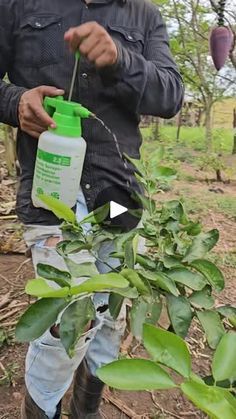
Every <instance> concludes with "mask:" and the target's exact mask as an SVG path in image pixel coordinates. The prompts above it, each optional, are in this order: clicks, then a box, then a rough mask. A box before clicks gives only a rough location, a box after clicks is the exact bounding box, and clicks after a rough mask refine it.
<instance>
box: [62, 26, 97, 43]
mask: <svg viewBox="0 0 236 419" xmlns="http://www.w3.org/2000/svg"><path fill="white" fill-rule="evenodd" d="M98 27H99V25H98V23H97V22H87V23H83V24H82V25H80V26H77V27H74V28H70V29H69V30H68V31H67V32H66V33H65V35H64V39H65V41H67V42H70V41H71V40H72V38H73V37H77V39H80V40H81V39H83V38H87V36H89V35H90V34H91V33H92V32H93V31H94V30H95V29H96V28H98Z"/></svg>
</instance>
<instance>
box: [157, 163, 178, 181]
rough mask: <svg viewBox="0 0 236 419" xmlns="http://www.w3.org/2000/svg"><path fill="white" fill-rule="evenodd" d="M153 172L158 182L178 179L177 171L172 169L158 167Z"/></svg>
mask: <svg viewBox="0 0 236 419" xmlns="http://www.w3.org/2000/svg"><path fill="white" fill-rule="evenodd" d="M152 172H153V174H154V176H155V178H156V179H157V180H172V179H176V174H177V172H176V170H175V169H171V168H170V167H164V166H157V167H155V168H154V167H153V169H152Z"/></svg>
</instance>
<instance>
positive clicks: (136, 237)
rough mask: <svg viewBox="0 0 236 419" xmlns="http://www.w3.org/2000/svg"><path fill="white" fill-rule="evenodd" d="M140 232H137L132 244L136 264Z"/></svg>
mask: <svg viewBox="0 0 236 419" xmlns="http://www.w3.org/2000/svg"><path fill="white" fill-rule="evenodd" d="M139 238H140V236H139V234H135V236H134V238H133V240H132V244H133V254H134V264H135V263H136V258H137V251H138V244H139Z"/></svg>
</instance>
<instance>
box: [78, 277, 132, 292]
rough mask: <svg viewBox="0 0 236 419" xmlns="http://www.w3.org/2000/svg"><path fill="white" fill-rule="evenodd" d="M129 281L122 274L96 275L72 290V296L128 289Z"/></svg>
mask: <svg viewBox="0 0 236 419" xmlns="http://www.w3.org/2000/svg"><path fill="white" fill-rule="evenodd" d="M128 285H129V283H128V281H127V280H126V279H125V278H124V277H123V276H122V275H120V274H116V273H108V274H100V275H95V276H93V277H92V278H90V279H88V280H87V281H85V282H83V283H82V284H80V285H77V286H75V287H72V288H71V295H77V294H82V293H91V292H99V291H105V290H109V289H111V290H115V289H116V288H117V289H118V288H127V287H128Z"/></svg>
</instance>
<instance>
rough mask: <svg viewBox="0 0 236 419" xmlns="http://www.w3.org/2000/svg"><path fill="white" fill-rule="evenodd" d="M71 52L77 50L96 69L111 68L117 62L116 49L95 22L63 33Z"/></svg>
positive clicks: (110, 39)
mask: <svg viewBox="0 0 236 419" xmlns="http://www.w3.org/2000/svg"><path fill="white" fill-rule="evenodd" d="M65 41H67V42H68V44H69V46H70V49H71V50H72V51H74V52H75V51H77V50H79V51H80V52H81V54H82V55H84V56H85V57H86V58H87V59H88V60H89V61H90V62H92V63H94V64H95V66H96V67H98V68H102V67H107V66H112V65H114V64H115V63H116V61H117V47H116V44H115V42H114V41H113V39H112V38H111V36H110V35H109V34H108V32H107V31H106V30H105V29H104V28H103V27H102V26H101V25H99V24H98V23H96V22H88V23H84V24H83V25H81V26H78V27H76V28H71V29H69V30H68V31H67V32H66V33H65Z"/></svg>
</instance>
